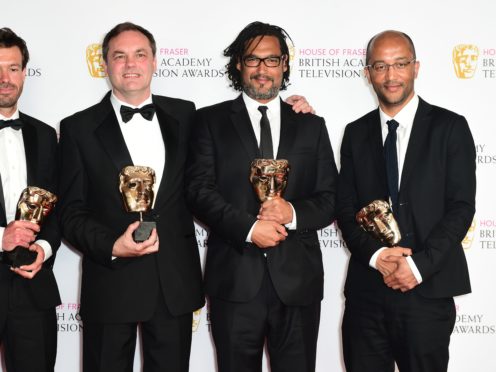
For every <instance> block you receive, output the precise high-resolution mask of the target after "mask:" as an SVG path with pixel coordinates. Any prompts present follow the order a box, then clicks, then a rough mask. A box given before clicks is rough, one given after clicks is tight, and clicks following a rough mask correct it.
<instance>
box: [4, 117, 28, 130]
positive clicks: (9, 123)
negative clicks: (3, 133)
mask: <svg viewBox="0 0 496 372" xmlns="http://www.w3.org/2000/svg"><path fill="white" fill-rule="evenodd" d="M22 125H23V123H22V120H21V119H13V120H0V130H1V129H3V128H8V127H11V128H12V129H15V130H19V129H21V128H22Z"/></svg>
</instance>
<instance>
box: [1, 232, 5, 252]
mask: <svg viewBox="0 0 496 372" xmlns="http://www.w3.org/2000/svg"><path fill="white" fill-rule="evenodd" d="M4 231H5V227H0V252H3V246H2V244H1V243H2V242H3V232H4Z"/></svg>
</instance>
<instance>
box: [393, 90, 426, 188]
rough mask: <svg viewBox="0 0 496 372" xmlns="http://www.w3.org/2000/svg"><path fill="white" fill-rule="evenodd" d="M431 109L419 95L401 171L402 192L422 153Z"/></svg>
mask: <svg viewBox="0 0 496 372" xmlns="http://www.w3.org/2000/svg"><path fill="white" fill-rule="evenodd" d="M430 110H431V106H430V105H429V104H428V103H427V102H425V101H424V100H422V99H421V98H420V97H419V106H418V109H417V112H416V114H415V118H414V120H413V127H412V133H411V134H410V140H409V141H408V147H407V150H406V155H405V162H404V164H403V170H402V173H401V182H400V193H401V190H402V189H404V187H406V186H407V185H408V180H409V179H410V176H411V174H412V170H413V168H414V167H415V164H417V158H418V157H419V155H420V154H421V153H422V148H423V144H424V143H425V141H426V138H427V135H428V132H429V123H430V117H429V112H430Z"/></svg>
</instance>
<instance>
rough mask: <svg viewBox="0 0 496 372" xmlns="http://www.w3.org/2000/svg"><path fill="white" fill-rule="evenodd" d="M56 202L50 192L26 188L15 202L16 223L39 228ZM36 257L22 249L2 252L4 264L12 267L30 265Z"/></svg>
mask: <svg viewBox="0 0 496 372" xmlns="http://www.w3.org/2000/svg"><path fill="white" fill-rule="evenodd" d="M56 202H57V196H55V195H54V194H52V193H51V192H50V191H47V190H44V189H42V188H39V187H36V186H28V187H26V188H25V189H24V190H23V191H22V193H21V196H20V197H19V201H18V202H17V211H16V216H15V219H16V220H17V221H30V222H33V223H35V224H37V225H39V226H41V224H42V223H43V221H44V220H45V219H46V217H47V216H48V215H49V214H50V213H51V212H52V210H53V209H54V207H55V203H56ZM37 255H38V253H37V252H35V251H30V250H29V249H26V248H24V247H20V246H19V247H15V248H14V249H13V250H12V251H8V252H4V256H3V257H4V262H5V263H7V264H9V265H10V266H12V267H19V266H22V265H30V264H32V263H33V262H34V261H35V260H36V256H37Z"/></svg>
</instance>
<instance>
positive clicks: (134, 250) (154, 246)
mask: <svg viewBox="0 0 496 372" xmlns="http://www.w3.org/2000/svg"><path fill="white" fill-rule="evenodd" d="M138 226H139V221H136V222H133V223H132V224H130V225H129V226H128V227H127V229H126V231H125V232H124V234H122V235H121V236H120V237H119V238H118V239H117V240H116V241H115V243H114V247H113V248H112V256H114V257H139V256H144V255H146V254H150V253H155V252H158V235H157V229H155V228H154V229H153V230H152V233H151V234H150V237H149V238H148V239H146V240H145V241H144V242H141V243H136V242H135V241H134V239H133V232H134V231H135V230H136V229H137V228H138Z"/></svg>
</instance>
